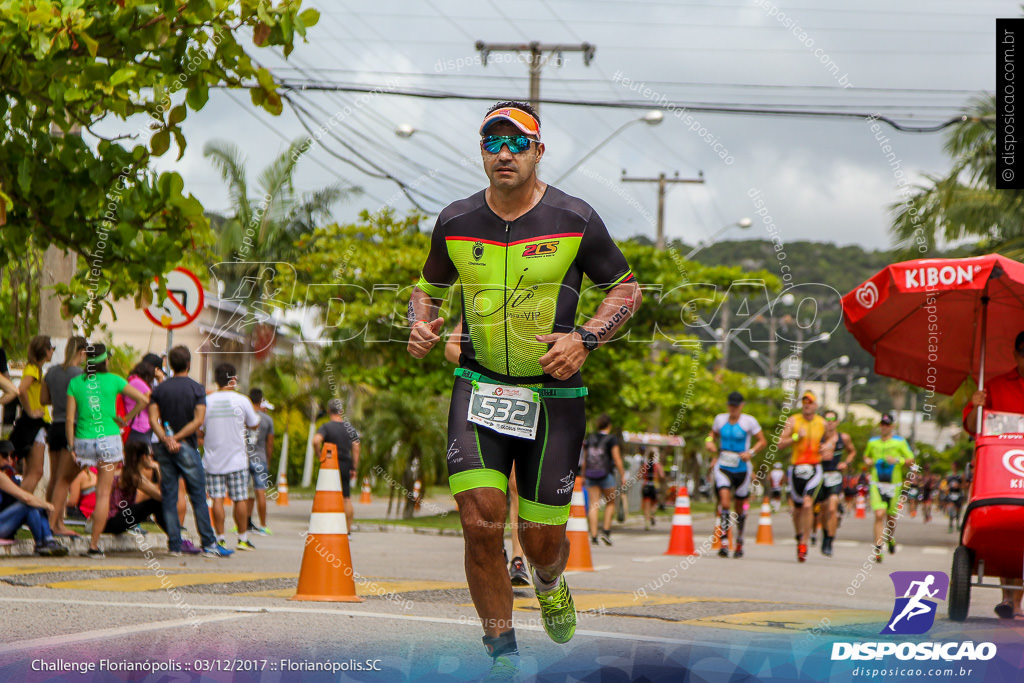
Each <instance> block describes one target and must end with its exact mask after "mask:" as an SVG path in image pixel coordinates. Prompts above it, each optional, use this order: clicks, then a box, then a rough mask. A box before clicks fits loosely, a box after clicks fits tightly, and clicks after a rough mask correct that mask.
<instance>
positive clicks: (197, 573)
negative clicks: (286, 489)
mask: <svg viewBox="0 0 1024 683" xmlns="http://www.w3.org/2000/svg"><path fill="white" fill-rule="evenodd" d="M436 504H437V505H438V506H440V507H441V508H444V509H448V507H450V506H449V505H448V504H446V503H445V502H444V501H437V502H436ZM381 506H382V504H381V503H380V502H375V503H374V504H372V505H370V506H360V505H356V516H357V518H358V517H359V516H364V517H366V516H383V509H382V507H381ZM309 509H310V501H296V500H293V501H292V505H291V506H289V507H288V508H280V507H273V506H272V507H271V526H272V528H273V529H274V534H273V535H272V536H269V537H255V538H254V542H255V543H256V545H257V549H256V550H255V551H253V552H247V553H241V552H239V553H236V554H235V555H234V556H233V557H232V558H230V559H226V560H213V559H204V558H195V557H186V558H171V557H169V556H167V555H166V553H164V552H163V549H162V548H154V549H153V551H154V555H153V556H152V559H151V560H149V561H147V560H146V558H145V557H144V556H143V553H142V552H141V551H140V552H134V553H121V554H108V556H107V558H106V559H105V560H99V561H96V560H88V559H85V558H80V557H67V558H61V559H43V558H8V559H5V560H3V561H0V609H2V611H3V615H4V623H5V624H6V625H8V628H7V629H6V637H5V638H4V639H3V642H2V644H0V678H3V679H4V680H8V679H11V677H15V678H16V679H20V678H21V677H22V675H24V676H25V680H39V681H42V680H97V681H99V680H129V679H128V678H124V677H123V676H124V675H126V674H119V675H121V676H122V677H121V678H107V677H104V676H105V675H112V674H104V672H103V671H92V672H87V674H86V675H85V676H86V677H77V678H76V677H71V678H67V679H64V678H56V677H57V676H64V675H67V674H57V673H53V672H52V671H51V672H47V671H33V669H34V668H36V669H38V668H46V667H48V666H51V667H52V666H58V667H59V666H71V665H70V664H67V662H72V661H74V662H93V663H94V664H95V665H97V666H98V665H99V662H101V660H109V662H112V663H113V665H114V666H125V665H126V664H124V663H133V662H150V663H158V664H159V663H163V664H160V665H161V666H171V667H182V669H181V675H182V676H184V678H182V679H181V680H199V679H200V675H199V673H197V672H198V671H200V670H202V669H204V668H205V669H208V670H212V672H209V673H206V674H204V676H206V677H208V679H209V680H260V681H263V680H266V681H278V680H300V678H301V680H321V679H322V680H380V681H396V680H475V679H478V678H479V677H481V676H482V675H483V674H484V673H485V672H486V667H487V665H488V663H489V662H488V659H487V658H486V657H485V656H484V654H483V649H482V647H481V644H480V636H481V635H482V633H481V629H480V626H479V624H478V622H477V620H476V615H475V612H474V609H473V607H472V602H471V600H470V597H469V592H468V589H467V588H466V584H465V574H464V570H463V543H462V539H461V538H460V537H458V536H452V535H436V534H420V533H410V532H408V531H399V530H392V531H387V532H384V531H379V530H376V529H375V530H368V529H365V528H362V529H360V528H359V526H358V519H357V521H356V524H357V526H356V530H355V531H354V532H353V535H352V537H351V549H352V557H353V565H354V566H353V569H354V570H355V572H357V574H358V579H357V590H358V592H359V594H360V595H363V596H365V601H364V602H362V603H332V602H297V601H290V600H288V599H287V598H288V597H290V596H292V595H294V593H295V585H296V579H297V576H298V572H299V567H300V564H301V560H302V553H303V548H304V538H303V532H304V531H305V529H306V526H307V521H308V515H309ZM452 514H455V513H454V512H453V513H452ZM772 519H773V532H774V533H773V535H774V540H775V543H774V544H773V545H757V544H755V543H754V536H755V534H756V532H757V514H751V515H750V522H749V524H748V528H749V530H750V531H749V533H748V538H747V546H746V556H745V557H744V558H742V559H734V558H731V557H730V558H720V557H718V556H717V555H714V554H710V553H709V554H708V555H706V556H701V557H695V558H684V557H677V556H666V555H664V554H663V553H664V552H665V550H666V548H667V546H668V536H669V529H668V528H667V527H665V526H664V525H661V524H659V526H657V527H656V529H655V530H652V531H650V532H644V531H643V530H642V528H640V527H639V526H637V524H638V521H639V520H636V519H633V520H631V521H630V525H629V526H626V527H621V528H618V529H616V530H615V532H614V533H613V540H614V546H612V547H606V546H603V545H602V546H593V547H592V548H591V550H592V556H593V562H594V566H595V570H596V571H593V572H573V573H569V574H568V581H569V585H570V586H571V588H572V590H573V594H574V597H575V600H576V605H577V609H578V610H579V611H580V616H579V626H578V631H577V634H576V636H575V637H574V638H573V640H572V641H571V642H570V643H569V644H567V645H556V644H554V643H552V642H551V641H550V640H549V639H548V638H547V636H546V635H545V634H544V633H543V631H542V629H541V627H540V625H539V620H538V612H537V603H536V599H535V598H534V596H533V591H532V589H527V590H518V591H517V593H516V600H515V608H516V611H515V618H516V621H517V626H516V629H517V634H518V640H519V644H520V649H521V651H522V666H523V671H524V674H526V675H527V678H529V677H530V676H532V675H536V676H537V677H538V678H539V679H540V680H566V677H567V676H574V677H576V678H575V679H580V680H582V679H584V678H585V677H586V676H587V672H591V673H593V672H598V673H600V672H608V671H618V672H623V676H625V677H624V678H608V679H607V680H634V678H633V677H632V674H631V673H630V672H631V671H633V669H632V668H631V667H635V666H636V665H637V662H644V663H645V665H650V666H653V667H654V668H653V669H651V668H650V667H648V669H645V671H651V670H655V671H664V672H665V673H666V675H667V676H671V675H672V672H675V674H676V675H678V674H679V672H681V671H683V669H684V667H685V669H686V670H688V671H689V672H690V675H691V680H727V679H728V675H730V673H731V672H734V671H740V670H743V671H748V672H754V673H755V674H758V673H759V675H758V678H759V679H760V680H798V679H800V678H802V676H803V674H802V673H801V672H800V671H797V670H793V671H790V672H789V674H785V673H784V672H783V673H778V674H777V675H778V676H779V677H778V678H773V676H775V675H776V673H774V672H781V671H782V670H781V669H780V668H779V667H783V668H785V667H786V666H794V664H792V662H797V663H799V662H804V663H805V664H807V663H808V662H810V661H811V659H812V658H813V656H815V653H818V654H820V653H821V652H826V653H827V651H828V648H829V644H830V642H831V641H832V640H835V639H843V638H846V639H865V638H866V639H877V638H878V633H879V630H880V629H881V627H882V626H883V625H884V623H885V622H886V620H887V618H888V617H889V614H890V612H891V610H892V607H893V598H894V596H893V586H892V583H891V582H890V580H889V578H888V572H891V571H897V570H913V571H923V570H932V571H941V572H948V571H949V568H950V563H951V558H952V549H953V547H954V545H955V535H954V534H949V533H947V531H946V526H945V522H944V521H943V520H934V521H933V522H931V523H929V524H924V523H923V521H922V519H921V518H920V516H919V517H918V518H916V519H911V518H909V517H905V518H904V519H902V520H901V521H900V523H899V525H898V527H897V532H896V538H897V541H898V543H899V546H898V550H897V552H896V553H895V554H894V555H888V554H886V556H885V558H884V561H883V563H882V564H881V565H875V564H873V563H870V562H869V559H870V554H871V544H870V540H869V539H870V537H871V527H870V520H868V519H864V520H860V519H855V518H854V517H853V516H852V515H850V516H848V517H847V518H846V519H845V520H844V521H843V525H842V528H841V529H840V533H839V539H838V540H837V542H836V550H835V555H834V556H833V557H831V558H827V557H824V556H823V555H821V553H820V552H819V551H818V550H817V549H812V550H811V553H810V557H809V560H808V561H807V562H806V563H803V564H800V563H797V561H796V559H795V542H794V540H793V538H792V526H791V522H790V521H789V516H788V515H787V514H785V513H778V514H775V515H774V516H773V518H772ZM694 524H695V529H694V537H695V541H696V545H697V547H698V549H700V547H701V545H702V543H705V541H706V539H709V538H710V534H711V532H712V525H713V521H712V519H711V518H710V516H704V517H700V516H698V517H697V518H695V520H694ZM231 537H232V536H231V535H230V534H229V538H231ZM707 542H708V543H709V541H707ZM865 567H867V569H866V568H865ZM998 600H999V597H998V592H997V591H994V590H975V591H974V595H973V602H972V605H971V616H970V618H969V619H968V621H967V622H965V623H962V624H958V623H954V622H950V621H948V620H947V619H946V617H945V606H944V604H943V605H940V612H939V618H938V619H937V620H936V624H935V626H934V627H933V628H932V630H931V633H930V634H929V636H928V637H929V638H931V639H935V640H938V639H942V638H947V639H959V640H963V639H966V638H970V639H973V640H975V641H978V640H990V639H998V638H1004V637H1007V636H1008V635H1009V634H1010V633H1011V632H1012V631H1017V629H1014V628H1010V629H1008V628H1007V626H1005V625H1004V624H1003V623H1000V622H998V621H997V620H996V619H995V617H994V615H993V613H992V608H993V606H994V605H995V604H996V603H997V602H998ZM1021 623H1022V624H1024V622H1021ZM12 625H14V627H12ZM1019 636H1020V632H1017V633H1014V637H1017V638H1019ZM55 662H57V663H56V664H55ZM60 662H64V664H61V663H60ZM651 662H654V664H651ZM786 662H790V664H786ZM313 663H319V664H320V665H321V666H322V665H324V664H325V663H327V664H328V665H330V666H333V667H335V669H337V671H335V672H334V673H333V674H330V675H329V674H326V673H323V674H317V675H313V676H312V677H311V678H310V677H309V676H308V675H307V676H305V677H303V675H302V673H301V671H299V670H298V669H296V668H295V667H308V666H311V665H312V664H313ZM104 666H110V664H106V665H104ZM360 666H362V667H363V668H364V669H369V670H365V671H357V668H358V667H360ZM773 667H774V668H773ZM225 669H230V670H231V671H230V672H229V671H226V670H225ZM247 669H256V670H255V671H248V670H247ZM5 674H6V678H5ZM602 675H603V674H602ZM88 676H94V678H88ZM318 676H321V677H322V678H318ZM719 676H725V678H719ZM787 676H791V677H787ZM190 677H191V678H190ZM575 679H574V680H575ZM132 680H143V679H141V678H138V679H132ZM146 680H150V679H146ZM151 680H158V679H157V678H152V679H151ZM587 680H591V679H590V678H587ZM593 680H599V679H598V678H594V679H593ZM600 680H605V678H601V679H600Z"/></svg>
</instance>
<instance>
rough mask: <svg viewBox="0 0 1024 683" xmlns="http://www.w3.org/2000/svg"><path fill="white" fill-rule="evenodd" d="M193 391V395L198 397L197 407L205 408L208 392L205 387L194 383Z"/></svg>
mask: <svg viewBox="0 0 1024 683" xmlns="http://www.w3.org/2000/svg"><path fill="white" fill-rule="evenodd" d="M192 391H193V393H194V394H195V397H196V405H197V406H205V405H206V390H205V389H203V385H202V384H200V383H199V382H193V383H192Z"/></svg>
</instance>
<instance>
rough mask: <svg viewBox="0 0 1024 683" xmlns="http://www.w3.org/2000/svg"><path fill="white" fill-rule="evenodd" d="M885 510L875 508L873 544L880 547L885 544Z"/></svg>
mask: <svg viewBox="0 0 1024 683" xmlns="http://www.w3.org/2000/svg"><path fill="white" fill-rule="evenodd" d="M884 527H885V510H875V545H876V546H878V547H882V546H883V545H885V535H884V533H883V532H884Z"/></svg>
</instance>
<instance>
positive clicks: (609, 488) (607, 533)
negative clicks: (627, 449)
mask: <svg viewBox="0 0 1024 683" xmlns="http://www.w3.org/2000/svg"><path fill="white" fill-rule="evenodd" d="M583 452H584V475H585V477H586V485H587V488H588V492H589V495H590V510H588V511H587V519H588V521H589V525H590V542H591V543H593V544H594V545H597V510H598V507H600V505H601V501H604V503H605V506H604V527H603V528H602V529H601V540H602V541H604V544H605V545H611V544H612V517H613V516H614V515H615V497H616V495H617V491H616V490H615V472H614V471H613V469H612V468H613V467H614V469H615V470H618V472H619V480H620V481H625V480H626V471H625V469H624V468H623V467H622V454H621V451H620V449H619V440H618V438H617V437H616V436H615V435H614V434H612V419H611V418H610V417H608V416H607V415H602V416H600V417H599V418H597V431H596V432H595V433H593V434H591V435H590V436H588V437H587V439H586V441H585V442H584V446H583Z"/></svg>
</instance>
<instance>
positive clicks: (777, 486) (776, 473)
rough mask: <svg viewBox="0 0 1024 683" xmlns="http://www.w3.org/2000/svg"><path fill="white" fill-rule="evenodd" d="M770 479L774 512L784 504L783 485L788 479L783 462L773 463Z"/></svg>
mask: <svg viewBox="0 0 1024 683" xmlns="http://www.w3.org/2000/svg"><path fill="white" fill-rule="evenodd" d="M768 481H769V482H770V483H771V499H772V512H778V511H779V508H780V507H781V506H782V485H783V484H784V483H785V481H786V470H784V469H782V463H781V462H777V463H775V464H774V465H772V471H771V472H769V473H768Z"/></svg>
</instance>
